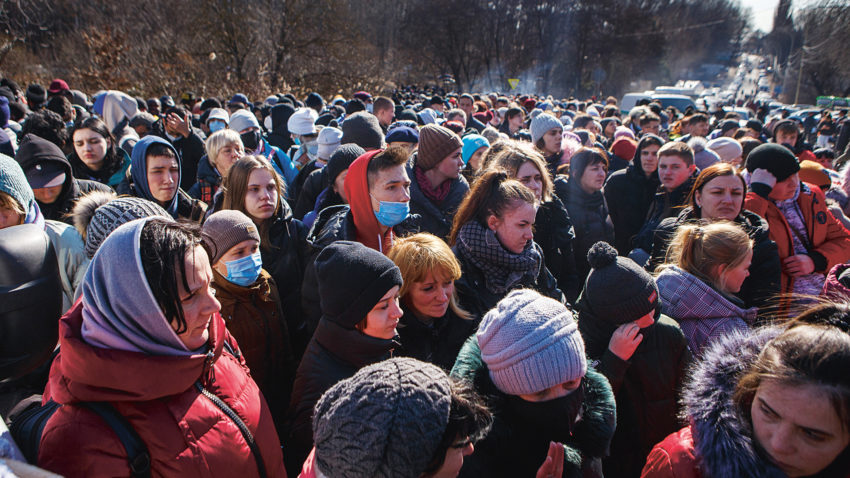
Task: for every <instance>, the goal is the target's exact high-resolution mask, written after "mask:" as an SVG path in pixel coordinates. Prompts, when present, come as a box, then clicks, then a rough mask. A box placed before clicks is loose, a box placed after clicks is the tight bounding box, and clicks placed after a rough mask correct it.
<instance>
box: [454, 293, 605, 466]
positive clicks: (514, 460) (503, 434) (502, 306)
mask: <svg viewBox="0 0 850 478" xmlns="http://www.w3.org/2000/svg"><path fill="white" fill-rule="evenodd" d="M451 375H452V376H453V377H457V378H460V379H463V380H467V381H468V382H469V383H472V384H473V385H474V387H475V390H476V392H478V393H479V394H481V395H487V396H488V400H487V402H488V404H490V407H491V409H492V410H493V412H494V416H495V420H494V421H493V427H492V429H491V431H490V433H489V434H488V435H487V436H486V437H485V438H484V439H483V440H481V441H479V442H478V443H476V445H475V453H474V454H473V455H471V456H469V457H467V458H466V459H465V463H464V466H463V468H462V469H461V471H460V475H459V476H460V477H473V476H475V477H478V476H488V477H497V478H498V477H505V478H507V477H516V476H544V477H546V476H551V477H561V476H584V477H602V463H601V458H602V457H603V456H605V455H606V454H607V453H608V447H609V445H610V443H611V438H612V437H613V435H614V428H615V414H616V412H615V404H614V394H613V393H612V391H611V386H610V385H609V383H608V380H607V379H606V378H605V377H604V376H603V375H601V374H599V373H597V372H596V371H594V370H593V369H592V368H589V367H588V366H587V362H586V359H585V350H584V341H583V340H582V338H581V335H580V334H579V332H578V327H577V325H576V322H575V320H573V316H572V313H570V311H569V310H568V309H567V308H566V307H564V305H563V304H561V303H560V302H558V301H556V300H554V299H550V298H548V297H544V296H542V295H540V294H539V293H538V292H535V291H533V290H530V289H518V290H515V291H513V292H511V293H510V294H508V295H507V296H506V297H505V298H504V299H502V300H501V301H499V303H498V304H497V305H496V307H494V308H493V309H492V310H490V312H488V313H487V314H486V315H485V316H484V318H483V319H482V320H481V325H480V326H479V327H478V332H477V333H476V334H475V335H474V336H472V337H470V338H469V340H467V341H466V344H464V346H463V348H462V349H461V351H460V354H458V358H457V361H456V362H455V365H454V367H453V368H452V371H451Z"/></svg>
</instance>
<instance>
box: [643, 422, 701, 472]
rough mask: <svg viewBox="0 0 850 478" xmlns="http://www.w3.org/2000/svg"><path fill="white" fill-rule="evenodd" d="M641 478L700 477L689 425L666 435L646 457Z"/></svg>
mask: <svg viewBox="0 0 850 478" xmlns="http://www.w3.org/2000/svg"><path fill="white" fill-rule="evenodd" d="M640 476H641V478H702V472H701V471H700V469H699V459H698V458H697V455H696V451H695V450H694V437H693V435H692V434H691V427H685V428H682V429H681V430H679V431H677V432H676V433H672V434H670V435H668V436H667V438H665V439H664V440H663V441H662V442H661V443H659V444H657V445H655V447H654V448H653V449H652V451H650V452H649V456H648V457H647V458H646V465H644V467H643V471H642V472H641V474H640Z"/></svg>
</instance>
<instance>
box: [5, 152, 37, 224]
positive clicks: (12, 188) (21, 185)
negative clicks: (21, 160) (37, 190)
mask: <svg viewBox="0 0 850 478" xmlns="http://www.w3.org/2000/svg"><path fill="white" fill-rule="evenodd" d="M0 191H3V192H4V193H6V194H8V195H9V196H11V197H12V198H14V199H15V201H18V204H20V205H21V208H23V210H24V211H25V212H26V211H29V210H30V205H31V204H32V202H33V200H34V199H35V196H34V195H33V193H32V188H31V187H30V183H28V182H27V177H26V175H25V174H24V170H23V169H21V165H20V164H18V162H17V161H15V160H14V159H12V158H10V157H8V156H6V155H5V154H0Z"/></svg>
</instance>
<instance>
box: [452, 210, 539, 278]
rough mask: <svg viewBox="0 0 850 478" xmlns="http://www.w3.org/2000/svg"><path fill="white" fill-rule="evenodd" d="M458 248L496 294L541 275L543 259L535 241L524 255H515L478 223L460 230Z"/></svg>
mask: <svg viewBox="0 0 850 478" xmlns="http://www.w3.org/2000/svg"><path fill="white" fill-rule="evenodd" d="M457 246H458V248H459V249H460V251H461V253H462V254H463V255H464V256H465V257H467V258H468V259H469V261H470V262H471V263H472V264H473V265H474V266H475V267H478V268H479V269H481V270H482V271H483V272H484V283H485V286H486V287H487V290H489V291H490V292H493V293H494V294H504V293H505V292H508V291H509V290H511V288H512V287H513V286H514V285H516V284H517V283H518V282H520V281H521V280H522V279H523V278H525V277H529V278H531V279H532V280H533V279H536V278H537V275H538V274H539V273H540V266H541V263H542V256H541V254H540V252H539V251H538V250H537V248H536V247H535V244H534V241H528V244H526V246H525V249H523V251H522V253H521V254H514V253H513V252H510V251H508V250H507V249H505V248H504V247H503V246H502V244H501V243H500V242H499V239H498V238H497V237H496V233H495V232H493V231H492V230H491V229H489V228H486V227H484V226H482V225H481V224H479V223H478V221H475V220H472V221H469V222H468V223H466V224H464V225H463V227H461V228H460V231H459V233H458V240H457Z"/></svg>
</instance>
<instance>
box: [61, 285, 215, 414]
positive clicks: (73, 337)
mask: <svg viewBox="0 0 850 478" xmlns="http://www.w3.org/2000/svg"><path fill="white" fill-rule="evenodd" d="M82 307H83V304H82V300H80V301H77V303H76V305H75V306H74V307H72V308H71V310H70V311H69V312H68V313H67V314H66V315H65V316H64V317H62V318H61V319H60V320H59V343H60V345H61V349H60V352H59V355H57V357H56V359H55V360H54V362H53V365H52V366H51V368H50V378H49V388H50V391H51V394H52V397H53V399H54V400H56V401H57V402H58V403H73V402H77V401H118V402H120V401H134V402H135V401H146V400H154V399H158V398H162V397H167V396H169V395H175V394H178V393H182V392H185V391H186V390H188V389H189V388H190V387H191V386H192V384H193V383H194V382H195V381H197V380H199V379H201V378H202V377H203V375H204V373H205V372H207V369H208V367H212V365H213V363H214V362H215V361H216V360H218V358H219V357H220V356H221V353H222V349H223V348H224V341H225V339H226V335H227V329H226V328H225V326H224V320H223V319H222V318H221V316H220V315H219V314H218V313H216V314H215V315H214V316H213V318H212V320H211V321H210V338H209V347H208V350H207V352H206V353H200V354H194V355H190V356H164V355H148V354H145V353H140V352H128V351H124V350H116V349H103V348H98V347H94V346H92V345H89V344H88V343H86V342H85V341H84V340H83V338H82V334H81V328H82V324H83V314H82Z"/></svg>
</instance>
